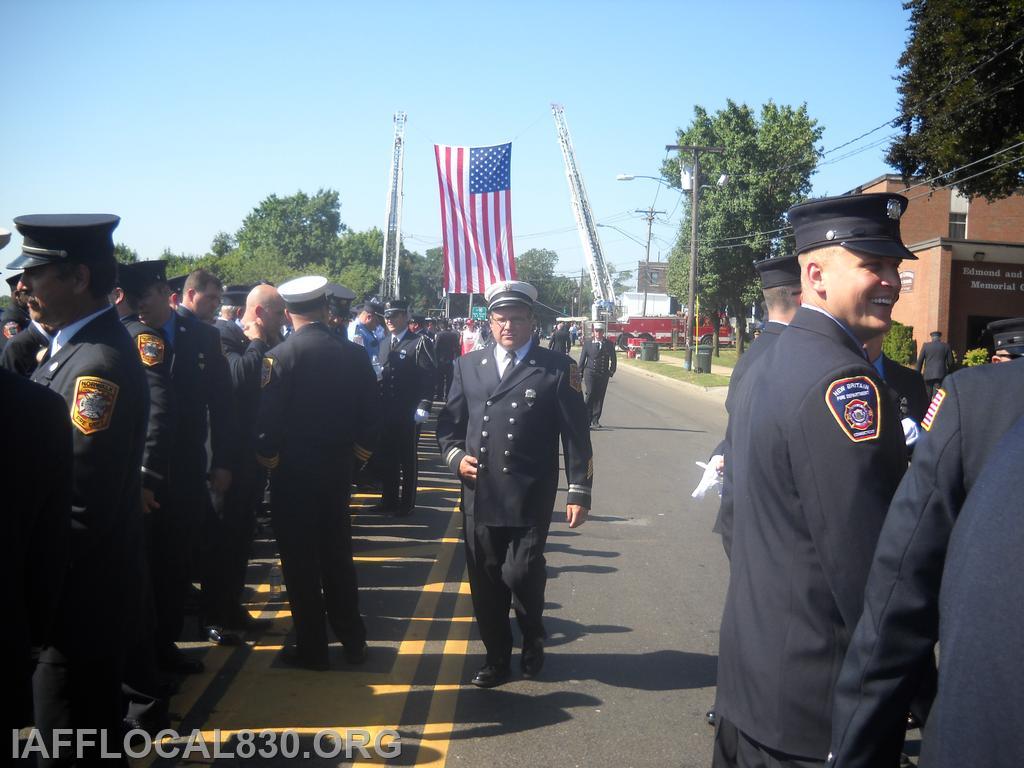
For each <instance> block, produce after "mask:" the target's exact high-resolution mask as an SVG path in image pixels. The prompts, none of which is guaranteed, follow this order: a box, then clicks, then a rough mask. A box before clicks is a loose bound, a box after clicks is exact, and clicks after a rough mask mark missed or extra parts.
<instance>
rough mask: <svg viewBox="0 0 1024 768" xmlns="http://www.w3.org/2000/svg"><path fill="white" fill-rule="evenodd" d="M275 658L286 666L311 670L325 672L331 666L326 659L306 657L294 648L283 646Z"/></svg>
mask: <svg viewBox="0 0 1024 768" xmlns="http://www.w3.org/2000/svg"><path fill="white" fill-rule="evenodd" d="M277 658H278V660H280V662H281V663H282V664H284V665H285V666H286V667H295V668H296V669H308V670H310V671H312V672H326V671H327V670H328V669H330V668H331V665H330V663H329V662H328V661H327V659H308V658H306V657H305V656H302V655H301V654H300V653H299V652H298V649H296V648H285V649H284V650H283V651H281V653H279V654H278V656H277Z"/></svg>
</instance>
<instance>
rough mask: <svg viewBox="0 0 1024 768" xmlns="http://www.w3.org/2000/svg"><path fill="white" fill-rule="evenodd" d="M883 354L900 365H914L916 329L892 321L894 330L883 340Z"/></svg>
mask: <svg viewBox="0 0 1024 768" xmlns="http://www.w3.org/2000/svg"><path fill="white" fill-rule="evenodd" d="M882 352H884V353H885V356H886V357H888V358H889V359H890V360H893V361H894V362H897V363H899V364H900V365H913V364H914V328H913V326H910V325H903V324H902V323H897V322H896V321H895V320H893V321H892V328H890V329H889V332H888V333H887V334H885V338H884V339H883V340H882Z"/></svg>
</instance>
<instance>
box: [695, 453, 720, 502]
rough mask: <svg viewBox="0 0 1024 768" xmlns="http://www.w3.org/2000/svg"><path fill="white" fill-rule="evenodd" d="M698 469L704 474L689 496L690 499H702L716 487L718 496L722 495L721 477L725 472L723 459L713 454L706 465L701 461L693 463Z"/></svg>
mask: <svg viewBox="0 0 1024 768" xmlns="http://www.w3.org/2000/svg"><path fill="white" fill-rule="evenodd" d="M694 464H696V465H697V466H698V467H700V468H701V469H703V470H704V474H703V475H702V476H701V478H700V482H699V483H697V487H696V488H694V489H693V493H691V494H690V498H691V499H703V498H704V495H705V494H706V493H707V492H708V491H710V490H711V489H712V488H714V487H715V486H718V495H719V496H721V495H722V475H723V472H724V470H725V457H723V456H722V455H721V454H717V453H716V454H715V455H714V456H712V457H711V460H710V461H708V462H707V463H706V464H705V463H704V462H703V461H695V462H694Z"/></svg>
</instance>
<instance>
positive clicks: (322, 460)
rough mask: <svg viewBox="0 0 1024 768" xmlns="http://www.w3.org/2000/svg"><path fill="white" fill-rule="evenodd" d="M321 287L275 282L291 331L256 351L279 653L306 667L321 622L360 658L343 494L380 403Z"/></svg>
mask: <svg viewBox="0 0 1024 768" xmlns="http://www.w3.org/2000/svg"><path fill="white" fill-rule="evenodd" d="M326 286H327V280H326V279H324V278H322V277H315V276H309V277H300V278H297V279H295V280H290V281H288V282H286V283H284V284H283V285H281V286H280V288H278V291H279V293H280V294H281V298H282V299H284V301H285V306H286V315H287V317H288V319H289V320H290V321H291V324H292V327H293V328H294V329H295V330H294V331H293V332H292V333H291V334H289V335H288V337H287V338H286V339H285V340H284V341H283V342H281V343H280V344H278V345H277V346H276V347H274V348H273V349H272V350H270V351H269V352H268V353H267V354H266V356H265V357H264V358H263V368H262V373H261V379H260V385H261V396H260V407H259V415H258V416H257V419H256V456H257V461H259V463H260V464H261V465H262V466H263V467H264V468H265V469H267V470H268V471H269V472H270V491H271V515H272V518H273V522H274V533H275V534H276V535H277V541H278V546H279V548H280V552H281V564H282V568H283V571H284V579H285V583H286V585H287V591H288V602H289V604H290V606H291V610H292V620H293V621H294V624H295V640H296V647H295V648H294V649H288V650H287V652H286V653H285V654H284V655H283V656H282V661H284V662H285V663H287V664H291V665H295V666H299V667H303V668H306V669H313V670H325V669H327V668H328V667H329V666H330V660H329V657H328V653H327V625H328V624H329V625H330V627H331V629H332V630H333V631H334V634H335V636H336V637H337V638H338V639H339V640H340V641H341V643H342V644H343V645H344V655H345V659H346V660H347V661H348V662H349V663H350V664H361V663H363V661H365V659H366V628H365V626H364V625H363V620H362V617H361V616H360V615H359V585H358V581H357V579H356V571H355V565H354V563H353V560H352V521H351V517H350V515H349V499H350V494H351V481H352V467H353V462H352V456H353V455H355V457H356V458H357V459H358V460H359V461H361V462H366V461H367V460H368V459H369V458H370V453H371V450H372V446H373V444H374V441H375V431H376V426H377V423H376V412H377V407H378V392H377V382H376V379H375V377H374V375H373V370H372V369H371V367H370V363H369V360H368V359H367V357H366V354H365V353H364V352H363V350H361V349H359V348H358V347H356V346H355V345H353V344H345V343H342V342H341V341H340V340H339V339H338V338H337V337H336V336H335V334H334V332H333V331H332V330H331V329H330V328H329V327H328V326H327V300H326Z"/></svg>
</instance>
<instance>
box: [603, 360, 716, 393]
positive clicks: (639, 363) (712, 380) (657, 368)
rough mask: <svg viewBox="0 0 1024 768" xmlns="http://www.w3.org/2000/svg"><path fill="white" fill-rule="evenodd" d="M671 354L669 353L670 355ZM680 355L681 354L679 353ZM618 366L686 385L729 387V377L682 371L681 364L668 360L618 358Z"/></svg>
mask: <svg viewBox="0 0 1024 768" xmlns="http://www.w3.org/2000/svg"><path fill="white" fill-rule="evenodd" d="M672 354H673V353H671V352H670V353H669V355H672ZM680 354H681V353H680ZM661 355H662V357H663V358H664V357H665V356H666V355H665V353H664V352H662V353H661ZM619 365H631V366H633V367H634V368H642V369H643V370H645V371H650V372H651V373H660V374H661V375H662V376H668V377H669V378H673V379H677V380H678V381H685V382H686V383H687V384H696V385H697V386H698V387H727V386H729V377H728V376H720V375H719V374H717V373H694V372H693V371H685V370H683V366H682V364H681V363H679V362H676V361H675V360H672V359H669V360H665V361H659V362H656V363H654V362H650V361H647V360H637V359H635V358H634V359H630V358H628V357H625V356H623V357H620V358H619Z"/></svg>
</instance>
